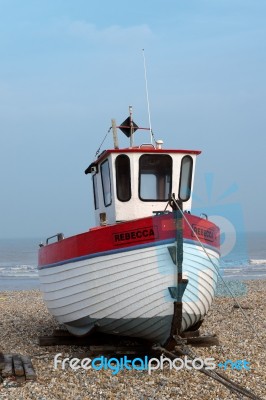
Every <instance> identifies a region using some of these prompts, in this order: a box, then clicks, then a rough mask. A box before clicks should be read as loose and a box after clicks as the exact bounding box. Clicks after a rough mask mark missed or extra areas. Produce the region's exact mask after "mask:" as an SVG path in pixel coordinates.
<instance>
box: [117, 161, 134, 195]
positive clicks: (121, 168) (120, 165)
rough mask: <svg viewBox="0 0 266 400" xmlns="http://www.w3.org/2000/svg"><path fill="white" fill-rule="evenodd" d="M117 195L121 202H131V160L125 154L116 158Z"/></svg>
mask: <svg viewBox="0 0 266 400" xmlns="http://www.w3.org/2000/svg"><path fill="white" fill-rule="evenodd" d="M115 168H116V193H117V198H118V200H120V201H129V200H130V198H131V179H130V160H129V157H128V156H126V155H125V154H121V155H119V156H118V157H116V160H115Z"/></svg>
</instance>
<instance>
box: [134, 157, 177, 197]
mask: <svg viewBox="0 0 266 400" xmlns="http://www.w3.org/2000/svg"><path fill="white" fill-rule="evenodd" d="M171 190H172V158H171V157H170V156H169V155H164V154H163V155H162V154H144V155H143V156H141V157H140V159H139V197H140V199H141V200H143V201H167V200H168V199H169V194H170V193H171Z"/></svg>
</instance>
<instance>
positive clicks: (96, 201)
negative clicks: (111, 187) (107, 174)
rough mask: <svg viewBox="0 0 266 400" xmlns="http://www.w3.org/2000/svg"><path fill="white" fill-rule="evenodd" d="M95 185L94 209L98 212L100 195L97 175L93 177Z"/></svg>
mask: <svg viewBox="0 0 266 400" xmlns="http://www.w3.org/2000/svg"><path fill="white" fill-rule="evenodd" d="M92 183H93V196H94V208H95V210H97V209H98V208H99V195H98V185H97V175H96V174H94V175H93V176H92Z"/></svg>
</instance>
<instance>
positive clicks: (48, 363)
mask: <svg viewBox="0 0 266 400" xmlns="http://www.w3.org/2000/svg"><path fill="white" fill-rule="evenodd" d="M245 285H247V289H248V290H247V293H246V294H245V292H246V291H245V290H242V289H241V291H242V293H243V294H242V295H241V294H240V293H239V294H238V297H237V300H238V302H240V303H241V305H244V306H245V307H248V308H247V309H245V313H246V314H247V316H248V317H249V318H250V319H251V321H252V326H253V328H254V329H255V330H256V332H257V333H258V335H259V337H260V340H261V342H263V343H266V318H265V317H266V308H265V304H266V280H261V281H258V280H256V281H249V282H245ZM241 288H242V286H241ZM233 304H234V303H233V300H232V299H230V298H228V297H223V294H222V293H220V294H219V296H218V297H217V298H216V299H215V301H214V303H213V306H212V308H211V310H210V312H209V314H208V316H207V317H206V319H205V321H204V323H203V325H202V328H201V333H202V334H204V333H216V334H217V335H218V337H219V340H220V345H219V346H212V347H209V348H194V349H193V351H194V352H195V353H196V354H197V355H198V356H199V357H202V358H203V359H204V358H206V357H213V358H214V359H215V362H216V363H217V364H218V363H219V362H225V361H226V360H228V359H230V360H232V361H236V360H244V359H245V360H247V361H248V362H249V363H250V364H249V366H250V370H245V369H242V370H241V371H240V370H231V369H227V370H226V374H227V375H228V376H229V377H230V378H231V379H234V380H235V381H236V382H238V383H239V384H241V385H243V386H245V387H246V388H247V389H250V390H252V391H254V392H255V393H256V394H257V395H258V396H260V397H262V398H265V399H266V386H265V381H266V380H265V377H266V373H265V364H266V363H265V355H266V354H265V346H264V347H263V346H262V344H261V343H260V341H259V340H258V339H257V338H256V337H255V335H254V333H253V331H252V330H251V328H250V327H249V325H248V323H247V322H246V321H245V319H244V317H243V316H242V314H241V311H240V310H239V309H237V308H234V307H233ZM55 328H58V325H57V322H56V321H55V320H54V319H53V317H52V316H50V314H49V313H48V311H47V309H46V307H45V305H44V303H43V301H42V297H41V294H40V292H39V291H38V290H31V291H20V292H1V293H0V351H2V352H3V353H19V354H22V355H30V356H31V357H32V362H33V365H34V368H35V371H36V373H37V377H38V378H37V381H36V382H27V383H23V384H20V385H18V384H17V383H16V382H14V381H12V380H5V381H4V382H2V383H0V399H1V400H7V399H12V400H13V399H14V400H22V399H34V400H35V399H36V400H57V399H60V400H61V399H64V400H65V399H68V400H72V399H73V400H74V399H75V400H82V399H132V400H134V399H143V400H144V399H145V400H152V399H158V400H159V399H197V400H201V399H204V400H205V399H206V400H207V399H208V400H221V399H228V400H234V399H240V398H241V397H240V396H238V395H235V394H232V393H230V392H229V390H228V389H226V388H225V387H223V386H222V385H221V384H219V383H218V382H216V381H213V380H211V379H210V378H208V377H206V376H205V375H203V374H201V373H200V372H198V371H196V370H186V369H182V370H179V371H176V370H174V369H172V370H169V368H165V369H164V370H163V371H161V370H157V371H153V372H152V373H151V375H149V374H148V372H147V371H128V370H123V371H120V372H119V373H118V374H117V375H113V374H112V371H110V370H101V371H96V370H87V371H85V370H84V369H79V370H76V371H73V370H71V369H70V368H67V369H65V370H62V369H54V367H53V363H54V356H55V354H57V353H62V358H64V357H79V358H84V354H86V357H89V353H88V350H86V348H85V347H76V346H53V347H39V346H38V336H40V335H51V334H52V331H53V329H55ZM218 369H219V371H221V372H223V371H222V370H221V369H220V368H218Z"/></svg>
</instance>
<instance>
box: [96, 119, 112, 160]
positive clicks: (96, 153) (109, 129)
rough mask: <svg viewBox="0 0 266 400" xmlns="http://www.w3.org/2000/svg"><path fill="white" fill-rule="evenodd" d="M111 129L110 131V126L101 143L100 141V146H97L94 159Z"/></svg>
mask: <svg viewBox="0 0 266 400" xmlns="http://www.w3.org/2000/svg"><path fill="white" fill-rule="evenodd" d="M111 129H112V127H111V126H110V128H109V129H108V131H107V133H106V135H105V137H104V138H103V141H102V143H101V144H100V146H99V148H98V150H97V151H96V153H95V157H97V156H98V154H99V153H100V150H101V147H102V145H103V143H104V141H105V139H106V138H107V135H108V133H109V132H110V131H111Z"/></svg>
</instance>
